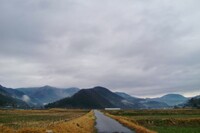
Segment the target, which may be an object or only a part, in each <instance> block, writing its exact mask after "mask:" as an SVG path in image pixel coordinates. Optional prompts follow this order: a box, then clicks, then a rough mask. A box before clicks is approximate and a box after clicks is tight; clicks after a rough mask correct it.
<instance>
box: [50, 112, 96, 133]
mask: <svg viewBox="0 0 200 133" xmlns="http://www.w3.org/2000/svg"><path fill="white" fill-rule="evenodd" d="M94 123H95V117H94V112H93V111H90V112H89V113H88V114H86V115H84V116H82V117H79V118H77V119H74V120H71V121H68V122H63V123H59V124H56V125H53V126H52V127H50V129H51V130H53V132H54V133H93V132H94V131H95V129H94Z"/></svg>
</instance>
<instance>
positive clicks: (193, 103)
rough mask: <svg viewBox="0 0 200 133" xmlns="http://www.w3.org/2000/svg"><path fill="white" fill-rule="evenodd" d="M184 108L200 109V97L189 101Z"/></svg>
mask: <svg viewBox="0 0 200 133" xmlns="http://www.w3.org/2000/svg"><path fill="white" fill-rule="evenodd" d="M184 106H185V107H192V108H198V109H200V95H198V96H195V97H193V98H191V99H189V100H188V101H187V103H186V104H185V105H184Z"/></svg>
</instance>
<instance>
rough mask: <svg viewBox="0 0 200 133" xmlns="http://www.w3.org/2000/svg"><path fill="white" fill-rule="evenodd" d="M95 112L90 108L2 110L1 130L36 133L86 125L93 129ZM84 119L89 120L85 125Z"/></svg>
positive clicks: (0, 116)
mask: <svg viewBox="0 0 200 133" xmlns="http://www.w3.org/2000/svg"><path fill="white" fill-rule="evenodd" d="M92 113H93V112H92V111H90V112H89V110H78V109H77V110H75V109H73V110H72V109H50V110H0V132H2V133H4V132H5V133H6V132H8V133H10V132H17V133H18V132H19V133H26V132H31V131H33V132H34V133H40V132H46V131H47V130H51V131H53V133H56V132H60V133H62V132H64V131H62V130H61V129H65V131H66V132H71V131H70V130H69V131H67V129H66V128H69V127H70V128H71V130H75V129H78V127H80V126H82V128H84V126H86V128H89V129H87V130H93V129H92V128H93V124H94V118H92V116H93V114H92ZM82 121H86V123H87V121H88V125H84V123H83V122H82Z"/></svg>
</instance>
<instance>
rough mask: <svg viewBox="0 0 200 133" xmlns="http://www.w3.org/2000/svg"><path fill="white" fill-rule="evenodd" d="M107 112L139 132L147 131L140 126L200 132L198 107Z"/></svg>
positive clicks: (165, 132)
mask: <svg viewBox="0 0 200 133" xmlns="http://www.w3.org/2000/svg"><path fill="white" fill-rule="evenodd" d="M106 112H107V113H109V114H111V117H113V118H115V119H116V120H118V121H119V122H121V123H122V124H124V125H126V126H128V127H130V128H131V127H132V128H135V129H136V132H138V133H142V132H145V130H143V131H142V130H139V129H140V126H142V127H145V128H147V129H150V130H153V131H156V132H159V133H199V132H200V110H197V109H196V110H195V109H182V110H181V109H180V110H121V111H106ZM137 126H139V128H138V127H137ZM142 127H141V129H142ZM137 129H138V130H137ZM147 132H148V131H147ZM150 132H151V131H150Z"/></svg>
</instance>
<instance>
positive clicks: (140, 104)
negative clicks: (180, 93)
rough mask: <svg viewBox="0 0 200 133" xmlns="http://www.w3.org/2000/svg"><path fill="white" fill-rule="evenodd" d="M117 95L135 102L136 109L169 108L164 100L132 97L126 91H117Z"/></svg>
mask: <svg viewBox="0 0 200 133" xmlns="http://www.w3.org/2000/svg"><path fill="white" fill-rule="evenodd" d="M115 93H116V94H117V95H119V96H121V97H123V98H125V99H126V100H127V101H129V102H131V103H133V104H134V106H133V108H135V109H160V108H169V105H167V104H166V103H164V102H160V101H151V100H148V99H144V98H137V97H132V96H130V95H128V94H126V93H124V92H115Z"/></svg>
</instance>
